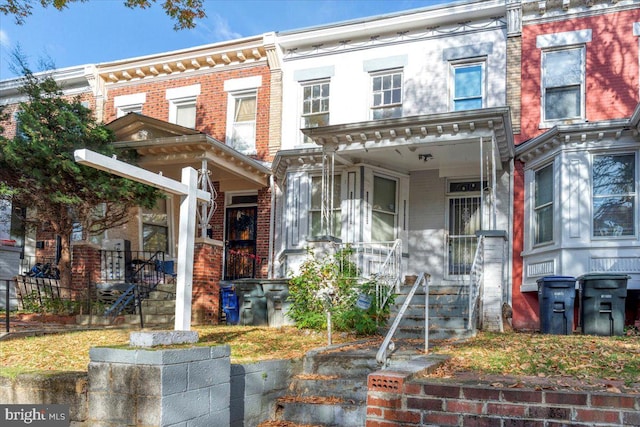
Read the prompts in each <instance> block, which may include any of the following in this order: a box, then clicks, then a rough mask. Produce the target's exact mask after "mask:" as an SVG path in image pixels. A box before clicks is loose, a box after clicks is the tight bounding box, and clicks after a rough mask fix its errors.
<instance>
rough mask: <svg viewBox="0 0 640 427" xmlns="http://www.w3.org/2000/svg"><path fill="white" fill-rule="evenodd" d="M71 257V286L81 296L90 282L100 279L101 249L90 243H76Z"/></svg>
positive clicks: (93, 282)
mask: <svg viewBox="0 0 640 427" xmlns="http://www.w3.org/2000/svg"><path fill="white" fill-rule="evenodd" d="M71 259H72V262H71V287H72V288H73V289H74V290H75V291H76V292H77V293H76V295H78V296H79V295H82V292H83V291H84V290H86V289H88V288H89V285H90V284H95V283H98V282H99V281H100V249H99V248H98V247H96V246H95V245H93V244H90V243H75V244H73V245H72V246H71Z"/></svg>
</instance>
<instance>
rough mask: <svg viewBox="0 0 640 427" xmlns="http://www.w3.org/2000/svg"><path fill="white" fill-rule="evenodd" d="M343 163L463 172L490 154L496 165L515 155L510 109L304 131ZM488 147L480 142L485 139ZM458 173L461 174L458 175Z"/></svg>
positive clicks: (446, 114)
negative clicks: (492, 150)
mask: <svg viewBox="0 0 640 427" xmlns="http://www.w3.org/2000/svg"><path fill="white" fill-rule="evenodd" d="M302 132H303V133H304V134H305V135H307V136H308V137H310V138H311V139H312V140H313V141H314V142H315V143H316V144H318V145H321V146H324V147H325V149H326V150H328V151H331V150H335V152H336V159H337V161H340V162H342V163H344V164H349V163H360V162H366V163H371V164H377V165H379V166H383V167H387V168H391V169H395V170H398V171H401V172H410V171H413V170H426V169H438V170H440V171H441V174H445V175H446V174H447V171H452V172H453V171H460V170H461V169H463V168H468V167H469V166H472V165H477V164H478V163H479V161H480V158H481V150H482V151H483V154H484V157H487V156H488V155H490V154H491V143H492V140H493V141H495V153H494V154H495V159H494V160H495V162H496V165H497V167H498V168H499V167H500V162H503V161H507V160H509V159H511V158H513V156H514V146H513V137H512V130H511V120H510V115H509V109H508V108H493V109H482V110H473V111H464V112H454V113H443V114H432V115H423V116H413V117H403V118H399V119H388V120H372V121H367V122H360V123H349V124H344V125H332V126H325V127H320V128H308V129H303V130H302ZM481 140H482V141H483V144H482V145H481V144H480V141H481ZM455 173H459V172H455Z"/></svg>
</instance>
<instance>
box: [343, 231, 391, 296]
mask: <svg viewBox="0 0 640 427" xmlns="http://www.w3.org/2000/svg"><path fill="white" fill-rule="evenodd" d="M335 246H336V247H335V249H336V251H338V250H340V249H348V250H349V251H351V253H352V256H351V260H352V261H353V262H354V263H355V264H356V267H357V268H358V271H360V279H361V280H364V281H366V280H369V279H375V281H376V302H377V304H378V307H379V308H382V307H384V305H385V304H386V303H387V301H388V300H389V298H390V297H391V295H393V294H394V293H396V292H398V291H399V290H400V284H401V283H402V240H400V239H398V240H395V241H392V242H375V243H366V242H356V243H335Z"/></svg>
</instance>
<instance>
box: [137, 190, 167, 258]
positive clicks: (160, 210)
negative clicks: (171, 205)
mask: <svg viewBox="0 0 640 427" xmlns="http://www.w3.org/2000/svg"><path fill="white" fill-rule="evenodd" d="M142 247H143V250H144V251H148V252H156V251H161V252H168V251H169V219H168V215H167V199H159V200H158V202H157V203H156V206H155V207H154V208H153V209H143V210H142Z"/></svg>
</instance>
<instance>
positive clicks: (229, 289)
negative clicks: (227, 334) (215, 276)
mask: <svg viewBox="0 0 640 427" xmlns="http://www.w3.org/2000/svg"><path fill="white" fill-rule="evenodd" d="M220 299H221V300H222V301H221V306H222V311H224V314H225V318H226V321H227V324H228V325H237V324H238V321H239V320H240V308H239V305H238V295H237V294H236V290H235V288H234V286H233V285H229V286H222V287H221V288H220Z"/></svg>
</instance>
